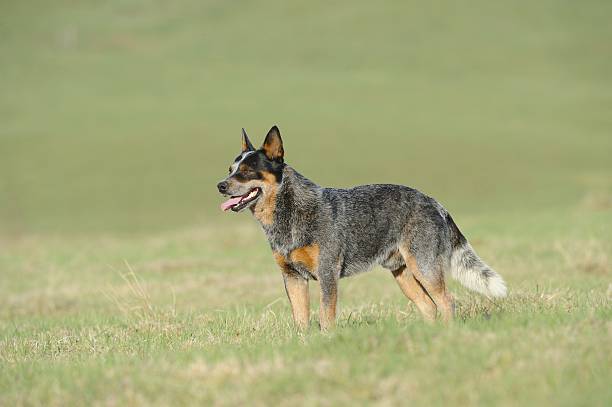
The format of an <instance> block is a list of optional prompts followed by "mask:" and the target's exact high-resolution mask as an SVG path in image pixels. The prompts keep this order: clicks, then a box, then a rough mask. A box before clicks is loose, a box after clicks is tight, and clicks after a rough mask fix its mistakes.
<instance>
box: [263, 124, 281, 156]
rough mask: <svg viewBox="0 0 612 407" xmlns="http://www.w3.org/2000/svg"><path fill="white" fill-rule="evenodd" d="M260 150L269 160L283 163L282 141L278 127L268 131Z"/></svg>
mask: <svg viewBox="0 0 612 407" xmlns="http://www.w3.org/2000/svg"><path fill="white" fill-rule="evenodd" d="M261 149H262V150H263V152H264V153H265V154H266V157H268V158H269V159H270V160H275V161H280V162H283V157H284V156H285V150H283V139H282V138H281V135H280V130H278V127H276V126H274V127H272V128H271V129H270V131H269V132H268V135H267V136H266V139H265V140H264V143H263V146H262V147H261Z"/></svg>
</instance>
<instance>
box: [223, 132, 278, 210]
mask: <svg viewBox="0 0 612 407" xmlns="http://www.w3.org/2000/svg"><path fill="white" fill-rule="evenodd" d="M283 158H284V150H283V140H282V138H281V135H280V131H279V130H278V127H276V126H274V127H272V128H271V129H270V131H269V132H268V135H267V136H266V139H265V140H264V142H263V145H262V146H261V148H260V149H258V150H256V149H255V148H254V147H253V144H251V141H250V140H249V137H248V136H247V134H246V131H244V129H242V152H241V153H240V155H239V156H238V157H236V159H235V160H234V162H233V163H232V165H231V166H230V167H229V175H228V176H227V177H226V178H225V179H224V180H223V181H221V182H219V183H218V184H217V189H219V192H220V193H221V194H223V195H225V196H230V197H231V198H230V199H229V200H227V201H225V202H224V203H223V204H221V209H222V210H224V211H227V210H230V209H231V210H232V211H234V212H240V211H242V210H244V209H246V208H249V207H253V206H254V205H256V203H257V201H259V200H260V199H261V198H262V197H265V196H266V195H270V194H273V193H274V191H276V188H277V186H278V184H279V183H280V182H281V179H282V174H283V168H284V166H285V163H284V160H283Z"/></svg>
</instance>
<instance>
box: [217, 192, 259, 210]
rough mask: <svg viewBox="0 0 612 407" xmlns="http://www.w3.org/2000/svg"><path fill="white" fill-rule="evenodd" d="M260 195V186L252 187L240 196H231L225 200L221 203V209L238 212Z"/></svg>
mask: <svg viewBox="0 0 612 407" xmlns="http://www.w3.org/2000/svg"><path fill="white" fill-rule="evenodd" d="M260 195H261V188H253V189H251V190H250V191H249V192H247V193H246V194H244V195H240V196H232V197H231V198H230V199H228V200H227V201H225V202H223V203H222V204H221V210H223V211H224V212H225V211H228V210H230V209H231V210H232V211H234V212H240V211H241V210H243V209H244V208H246V207H247V206H249V205H250V204H251V203H253V202H255V201H256V200H257V199H258V198H259V197H260Z"/></svg>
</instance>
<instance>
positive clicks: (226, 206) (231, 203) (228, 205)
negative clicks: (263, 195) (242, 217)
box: [221, 196, 242, 211]
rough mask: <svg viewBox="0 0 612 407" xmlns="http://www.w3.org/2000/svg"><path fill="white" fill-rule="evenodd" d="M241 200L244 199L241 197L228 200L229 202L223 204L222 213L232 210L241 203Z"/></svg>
mask: <svg viewBox="0 0 612 407" xmlns="http://www.w3.org/2000/svg"><path fill="white" fill-rule="evenodd" d="M241 199H242V197H241V196H239V197H237V198H231V199H228V200H227V201H225V202H223V203H222V204H221V210H222V211H227V210H228V209H231V207H232V206H235V205H238V204H239V203H240V200H241Z"/></svg>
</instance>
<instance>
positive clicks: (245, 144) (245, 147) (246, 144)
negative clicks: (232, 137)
mask: <svg viewBox="0 0 612 407" xmlns="http://www.w3.org/2000/svg"><path fill="white" fill-rule="evenodd" d="M247 151H255V147H253V144H251V140H249V136H247V134H246V130H245V129H242V152H243V153H245V152H247Z"/></svg>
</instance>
